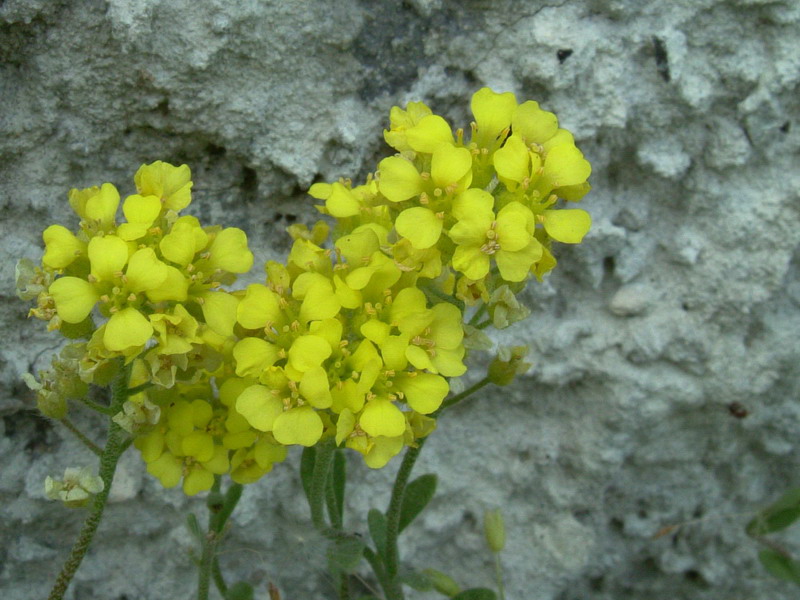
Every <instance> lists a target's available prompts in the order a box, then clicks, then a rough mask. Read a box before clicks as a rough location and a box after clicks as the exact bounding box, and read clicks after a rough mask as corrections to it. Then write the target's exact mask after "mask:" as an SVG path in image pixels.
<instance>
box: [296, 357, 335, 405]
mask: <svg viewBox="0 0 800 600" xmlns="http://www.w3.org/2000/svg"><path fill="white" fill-rule="evenodd" d="M300 393H301V394H302V395H303V398H305V399H306V400H308V403H309V404H310V405H311V406H313V407H314V408H329V407H330V406H331V405H332V404H333V399H332V398H331V390H330V383H328V374H327V373H326V372H325V369H323V368H322V367H312V368H310V369H309V370H308V371H306V372H305V373H303V378H302V379H301V380H300Z"/></svg>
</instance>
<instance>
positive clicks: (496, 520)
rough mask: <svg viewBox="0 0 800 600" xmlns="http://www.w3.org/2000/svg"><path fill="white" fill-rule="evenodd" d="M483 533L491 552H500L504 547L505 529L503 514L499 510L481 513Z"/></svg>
mask: <svg viewBox="0 0 800 600" xmlns="http://www.w3.org/2000/svg"><path fill="white" fill-rule="evenodd" d="M483 532H484V534H485V536H486V543H487V545H488V546H489V548H490V549H491V551H492V552H494V553H498V552H501V551H502V550H503V547H505V545H506V528H505V525H504V524H503V513H502V512H500V509H499V508H495V509H494V510H487V511H486V512H485V513H483Z"/></svg>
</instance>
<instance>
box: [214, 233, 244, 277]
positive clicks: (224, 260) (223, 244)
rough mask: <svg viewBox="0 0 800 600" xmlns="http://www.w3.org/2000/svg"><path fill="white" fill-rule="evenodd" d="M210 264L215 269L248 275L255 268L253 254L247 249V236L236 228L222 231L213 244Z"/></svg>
mask: <svg viewBox="0 0 800 600" xmlns="http://www.w3.org/2000/svg"><path fill="white" fill-rule="evenodd" d="M209 253H210V254H211V256H210V257H209V259H208V262H209V263H210V264H211V266H212V267H213V268H215V269H222V270H223V271H228V272H230V273H247V271H249V270H250V267H252V266H253V253H252V252H250V250H249V249H248V247H247V234H245V232H244V231H242V230H241V229H238V228H236V227H228V228H226V229H223V230H222V231H220V232H219V233H218V234H217V236H216V237H215V238H214V241H213V242H211V248H209Z"/></svg>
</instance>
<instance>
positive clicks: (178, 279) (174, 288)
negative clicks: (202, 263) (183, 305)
mask: <svg viewBox="0 0 800 600" xmlns="http://www.w3.org/2000/svg"><path fill="white" fill-rule="evenodd" d="M162 264H163V263H162ZM165 266H166V274H167V276H166V277H165V278H164V281H162V282H161V285H159V286H157V287H154V288H152V289H149V290H147V291H146V294H147V298H148V299H149V300H150V301H151V302H164V301H167V300H174V301H175V302H184V301H185V300H186V299H187V298H188V297H189V280H188V279H186V277H184V276H183V273H181V272H180V271H179V270H178V269H176V268H175V267H173V266H171V265H165Z"/></svg>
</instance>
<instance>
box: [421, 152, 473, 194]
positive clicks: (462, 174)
mask: <svg viewBox="0 0 800 600" xmlns="http://www.w3.org/2000/svg"><path fill="white" fill-rule="evenodd" d="M431 179H432V180H433V184H434V185H435V186H436V187H438V188H446V187H448V186H451V185H454V184H456V183H457V184H459V188H460V189H464V188H467V187H469V184H470V181H472V154H470V151H469V150H467V149H466V148H456V147H455V146H451V145H442V146H439V147H438V148H437V149H436V151H435V152H434V153H433V156H432V157H431Z"/></svg>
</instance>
